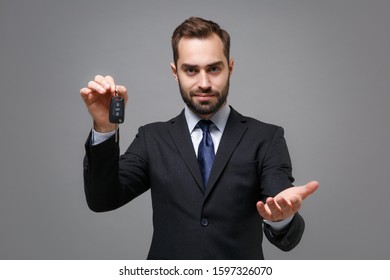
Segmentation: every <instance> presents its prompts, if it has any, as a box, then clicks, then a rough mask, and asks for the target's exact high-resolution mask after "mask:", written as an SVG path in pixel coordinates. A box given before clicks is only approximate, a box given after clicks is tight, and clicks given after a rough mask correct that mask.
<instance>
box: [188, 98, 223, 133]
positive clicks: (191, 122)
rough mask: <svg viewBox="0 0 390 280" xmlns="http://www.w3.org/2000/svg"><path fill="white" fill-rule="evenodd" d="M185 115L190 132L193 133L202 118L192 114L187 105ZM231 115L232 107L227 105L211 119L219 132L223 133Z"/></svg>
mask: <svg viewBox="0 0 390 280" xmlns="http://www.w3.org/2000/svg"><path fill="white" fill-rule="evenodd" d="M184 115H185V117H186V120H187V124H188V130H189V131H190V133H192V131H193V130H194V129H195V127H196V125H197V124H198V122H199V121H200V120H201V119H202V118H201V117H199V116H198V115H197V114H195V113H194V112H192V111H191V109H190V108H188V106H187V105H185V108H184ZM229 115H230V106H229V105H228V104H225V105H224V106H223V107H222V108H221V109H219V110H218V111H217V112H216V113H215V114H214V115H212V116H211V117H210V120H211V121H212V122H213V124H214V125H215V126H216V127H217V128H218V130H219V131H221V132H222V133H223V131H224V129H225V126H226V123H227V120H228V118H229Z"/></svg>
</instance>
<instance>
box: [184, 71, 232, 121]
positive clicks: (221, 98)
mask: <svg viewBox="0 0 390 280" xmlns="http://www.w3.org/2000/svg"><path fill="white" fill-rule="evenodd" d="M229 80H230V79H229V78H228V80H227V82H226V85H225V87H224V88H223V89H222V91H221V92H220V91H217V90H213V89H212V88H210V89H208V90H202V89H199V90H191V91H190V92H186V91H185V90H184V89H183V88H182V86H181V84H180V80H179V89H180V93H181V97H182V98H183V101H184V103H185V104H187V106H188V108H190V109H191V111H193V112H194V113H195V114H197V115H213V114H214V113H216V112H217V111H218V110H219V109H220V108H221V107H222V106H223V105H224V104H225V103H226V99H227V96H228V94H229ZM202 93H203V94H207V95H212V96H215V97H216V98H217V100H216V101H196V100H195V99H194V98H193V97H194V96H196V95H201V94H202Z"/></svg>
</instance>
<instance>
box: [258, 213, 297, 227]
mask: <svg viewBox="0 0 390 280" xmlns="http://www.w3.org/2000/svg"><path fill="white" fill-rule="evenodd" d="M292 219H294V215H293V216H291V217H289V218H287V219H284V220H281V221H279V222H271V221H268V220H263V222H264V223H266V224H267V225H269V226H270V227H272V228H273V229H274V230H276V231H281V230H284V229H285V228H287V226H288V225H289V224H290V222H291V221H292Z"/></svg>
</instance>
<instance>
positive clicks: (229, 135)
mask: <svg viewBox="0 0 390 280" xmlns="http://www.w3.org/2000/svg"><path fill="white" fill-rule="evenodd" d="M245 122H246V120H245V119H244V117H243V116H242V115H240V114H239V113H237V112H236V111H235V110H234V109H233V108H231V113H230V116H229V119H228V121H227V123H226V127H225V130H224V132H223V135H222V138H221V142H220V144H219V147H218V151H217V154H216V156H215V159H214V163H213V168H212V169H211V173H210V177H209V182H208V184H207V188H206V195H207V194H208V193H210V191H211V190H212V188H213V187H214V185H215V183H216V182H217V180H218V178H219V177H220V175H221V173H222V172H223V170H224V169H225V166H226V164H227V163H228V161H229V159H230V157H231V155H232V153H233V151H234V150H235V148H236V147H237V145H238V144H239V142H240V140H241V139H242V137H243V135H244V134H245V131H246V130H247V126H246V125H245Z"/></svg>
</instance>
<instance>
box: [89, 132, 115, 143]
mask: <svg viewBox="0 0 390 280" xmlns="http://www.w3.org/2000/svg"><path fill="white" fill-rule="evenodd" d="M114 134H115V130H113V131H109V132H97V131H96V130H95V129H93V128H92V138H91V145H92V146H95V145H98V144H100V143H102V142H104V141H106V140H107V139H108V138H110V137H111V136H113V135H114Z"/></svg>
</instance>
